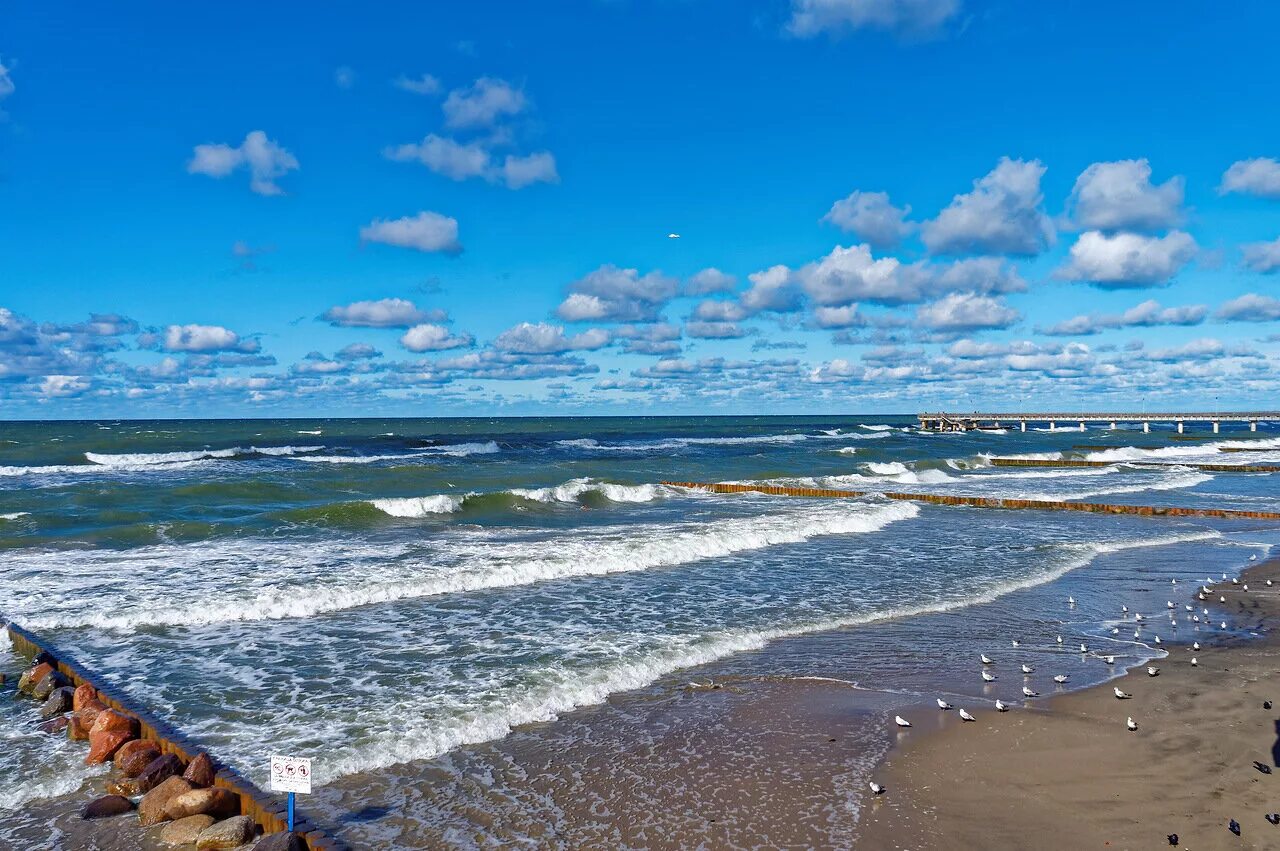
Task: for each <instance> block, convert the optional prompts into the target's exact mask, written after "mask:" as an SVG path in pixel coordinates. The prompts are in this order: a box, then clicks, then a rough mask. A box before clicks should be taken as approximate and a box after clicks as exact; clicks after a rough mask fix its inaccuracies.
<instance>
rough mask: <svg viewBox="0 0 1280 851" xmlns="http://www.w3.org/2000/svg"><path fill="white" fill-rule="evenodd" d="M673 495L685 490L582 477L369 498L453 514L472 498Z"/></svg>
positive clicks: (414, 510) (401, 508)
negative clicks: (504, 487)
mask: <svg viewBox="0 0 1280 851" xmlns="http://www.w3.org/2000/svg"><path fill="white" fill-rule="evenodd" d="M675 495H684V492H683V491H679V490H677V489H676V488H672V487H667V486H666V485H656V484H641V485H621V484H615V483H613V482H601V481H596V480H594V479H588V478H581V479H571V480H570V481H567V482H564V483H563V484H559V485H555V486H554V487H546V488H511V489H510V490H506V491H496V492H490V493H475V492H472V493H468V494H464V495H455V494H432V495H429V496H419V497H400V498H389V499H372V500H369V504H370V505H372V506H373V507H375V508H377V509H378V510H379V511H381V512H383V513H384V514H389V515H391V516H392V517H430V516H433V515H438V514H452V513H454V512H456V511H460V510H462V508H463V507H464V506H466V505H468V504H470V503H472V502H476V503H482V504H485V505H490V504H493V503H495V502H497V501H499V500H501V499H502V498H503V497H508V498H510V499H512V500H528V501H530V502H541V503H578V502H581V501H582V500H583V499H584V498H586V497H591V496H598V497H601V498H603V499H606V500H608V501H610V502H621V503H641V502H653V501H654V500H657V499H663V498H664V497H668V496H675Z"/></svg>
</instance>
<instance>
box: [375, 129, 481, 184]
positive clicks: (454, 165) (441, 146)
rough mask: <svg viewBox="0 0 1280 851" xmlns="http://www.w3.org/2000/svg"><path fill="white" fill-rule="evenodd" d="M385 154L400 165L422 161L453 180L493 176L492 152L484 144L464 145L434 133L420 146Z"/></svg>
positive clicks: (397, 148) (399, 146) (403, 147)
mask: <svg viewBox="0 0 1280 851" xmlns="http://www.w3.org/2000/svg"><path fill="white" fill-rule="evenodd" d="M384 153H385V155H386V156H387V158H388V159H393V160H396V161H398V162H405V161H408V160H418V161H419V162H421V163H422V164H423V165H425V166H426V167H427V168H429V169H431V170H432V171H434V172H435V173H436V174H442V175H444V176H445V177H447V178H449V179H450V180H466V179H468V178H471V177H486V176H487V175H489V174H490V173H491V169H490V165H489V151H488V150H486V149H485V147H484V145H483V144H481V143H480V142H468V143H466V144H463V143H461V142H457V141H455V140H453V139H447V138H444V137H442V136H437V135H436V134H434V133H429V134H427V137H426V138H425V139H423V140H422V141H421V142H420V143H418V144H414V143H410V144H407V145H397V146H396V147H394V148H388V149H387V150H386V151H385V152H384Z"/></svg>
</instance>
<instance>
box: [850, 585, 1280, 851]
mask: <svg viewBox="0 0 1280 851" xmlns="http://www.w3.org/2000/svg"><path fill="white" fill-rule="evenodd" d="M1268 578H1270V579H1274V580H1276V585H1275V586H1274V587H1272V588H1267V587H1266V583H1265V580H1266V579H1268ZM1241 581H1242V583H1247V584H1248V585H1249V587H1250V589H1251V590H1250V591H1249V592H1244V591H1243V590H1242V588H1241V586H1233V585H1231V584H1230V583H1220V585H1219V586H1218V588H1217V589H1215V591H1214V594H1213V596H1212V597H1210V600H1211V601H1212V602H1211V603H1205V604H1203V605H1207V606H1208V607H1209V610H1210V613H1211V615H1212V614H1214V613H1215V612H1216V613H1217V614H1219V615H1221V614H1224V613H1229V615H1230V618H1231V619H1232V620H1233V622H1234V623H1236V624H1237V626H1244V628H1245V630H1244V631H1245V632H1249V631H1252V632H1255V633H1257V635H1256V636H1248V635H1239V634H1238V633H1239V630H1237V637H1234V638H1228V639H1226V640H1225V641H1223V642H1221V643H1215V644H1214V646H1212V647H1211V646H1208V643H1207V641H1206V639H1205V638H1203V637H1200V636H1198V635H1197V636H1193V635H1190V634H1185V633H1184V635H1182V636H1180V637H1181V638H1183V639H1185V640H1186V641H1187V643H1186V644H1172V643H1166V644H1165V645H1164V647H1165V649H1166V650H1167V652H1168V656H1167V658H1164V659H1160V660H1156V661H1154V662H1153V663H1152V664H1154V665H1155V666H1156V667H1158V668H1159V670H1160V674H1159V676H1157V677H1150V676H1148V675H1147V671H1146V666H1145V665H1144V666H1141V667H1138V668H1135V669H1133V670H1132V671H1131V672H1129V673H1128V674H1127V675H1125V676H1123V677H1119V678H1117V679H1115V680H1112V681H1110V682H1107V683H1105V684H1102V685H1099V686H1095V687H1093V688H1089V689H1085V690H1083V691H1079V692H1073V693H1067V694H1064V695H1061V696H1056V697H1052V698H1049V699H1036V700H1031V701H1030V702H1029V705H1028V706H1027V707H1026V708H1024V707H1020V706H1015V707H1014V708H1013V709H1012V710H1011V711H1009V712H1005V713H997V712H995V711H994V709H986V710H983V711H981V712H975V713H974V714H975V715H976V716H977V721H976V722H974V723H965V722H961V721H960V720H959V719H958V718H957V717H955V713H954V712H941V711H936V710H935V713H934V714H935V715H937V716H945V721H944V722H943V723H942V726H941V728H940V729H936V730H932V731H930V730H919V731H917V730H915V729H913V730H911V731H909V732H908V733H907V734H906V735H904V736H901V737H900V741H899V746H898V747H897V748H895V750H894V751H893V752H892V753H891V754H890V756H889V758H888V759H887V760H886V762H885V763H884V764H882V766H881V767H880V769H879V770H878V772H877V778H878V780H879V782H880V783H882V784H883V785H885V786H886V787H887V791H886V792H885V793H884V794H882V795H880V796H871V795H870V793H869V792H866V793H865V795H866V796H867V798H869V799H870V800H869V801H868V804H867V806H865V807H864V811H863V818H862V824H861V825H860V830H859V831H858V833H859V841H858V844H857V846H856V847H858V848H860V849H866V851H872V849H874V851H888V849H913V851H924V849H935V848H937V849H941V848H947V849H969V848H973V849H979V848H981V849H1028V848H1035V849H1073V851H1074V850H1076V849H1092V848H1098V849H1102V848H1108V849H1148V848H1150V849H1155V848H1169V847H1170V842H1169V840H1168V838H1167V837H1168V835H1169V834H1175V833H1176V834H1177V835H1178V842H1179V845H1178V847H1180V848H1188V849H1197V851H1201V849H1207V850H1208V851H1212V849H1252V848H1280V826H1274V825H1272V824H1270V823H1268V822H1267V821H1266V820H1265V818H1264V816H1265V815H1266V814H1267V813H1271V812H1276V811H1280V768H1278V766H1280V641H1277V640H1276V639H1275V636H1274V631H1275V627H1276V623H1277V618H1280V561H1271V562H1268V563H1266V564H1263V565H1260V566H1258V567H1254V568H1251V569H1250V570H1249V571H1246V573H1245V574H1244V575H1243V576H1242V578H1241ZM1219 594H1221V595H1223V596H1225V597H1226V603H1225V605H1224V604H1220V603H1218V602H1217V600H1218V596H1219ZM1116 605H1117V606H1119V601H1117V604H1116ZM1179 614H1180V615H1181V614H1182V612H1179ZM1180 620H1181V618H1180ZM1165 623H1166V625H1167V622H1165ZM1193 638H1199V639H1200V641H1201V643H1202V645H1205V646H1204V647H1202V649H1201V650H1200V651H1193V650H1192V648H1191V646H1190V641H1191V640H1193ZM1193 656H1195V657H1196V658H1197V659H1198V661H1199V665H1198V666H1194V667H1193V666H1192V665H1191V658H1192V657H1193ZM1099 664H1102V663H1101V662H1099ZM1113 686H1116V687H1119V688H1120V689H1121V690H1122V691H1124V692H1127V693H1129V694H1131V695H1132V698H1131V699H1128V700H1119V699H1117V698H1116V697H1115V696H1114V694H1113V692H1112V687H1113ZM1264 701H1273V702H1274V705H1273V707H1272V708H1271V709H1265V708H1264V707H1263V702H1264ZM1128 716H1132V717H1133V719H1134V720H1135V721H1136V722H1137V723H1138V729H1137V731H1136V732H1130V731H1129V730H1128V729H1127V728H1126V724H1125V719H1126V718H1127V717H1128ZM1255 760H1257V761H1259V762H1261V763H1263V764H1264V765H1265V766H1269V767H1270V768H1272V769H1273V770H1274V773H1273V774H1269V775H1268V774H1264V773H1263V772H1261V771H1259V770H1258V769H1257V768H1255V766H1254V764H1253V763H1254V761H1255ZM1232 819H1235V820H1236V821H1237V822H1238V823H1239V825H1240V830H1241V835H1240V836H1235V835H1233V834H1232V833H1231V832H1230V831H1229V830H1228V824H1229V822H1230V821H1231V820H1232Z"/></svg>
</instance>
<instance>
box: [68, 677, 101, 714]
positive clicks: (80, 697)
mask: <svg viewBox="0 0 1280 851" xmlns="http://www.w3.org/2000/svg"><path fill="white" fill-rule="evenodd" d="M97 699H98V691H97V689H95V688H94V687H93V686H91V685H89V684H88V683H82V684H81V685H80V686H79V687H78V688H77V689H76V696H75V699H74V700H72V702H71V709H72V711H74V712H79V711H80V710H81V709H84V706H85V704H86V703H88V702H89V701H91V700H97Z"/></svg>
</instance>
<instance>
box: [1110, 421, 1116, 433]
mask: <svg viewBox="0 0 1280 851" xmlns="http://www.w3.org/2000/svg"><path fill="white" fill-rule="evenodd" d="M1111 430H1112V431H1115V430H1116V424H1115V423H1112V424H1111Z"/></svg>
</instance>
